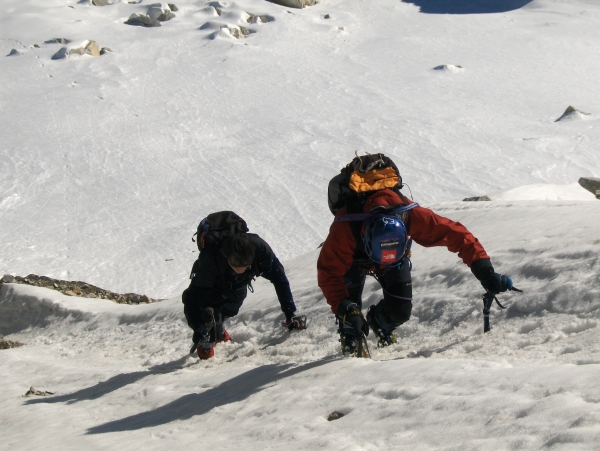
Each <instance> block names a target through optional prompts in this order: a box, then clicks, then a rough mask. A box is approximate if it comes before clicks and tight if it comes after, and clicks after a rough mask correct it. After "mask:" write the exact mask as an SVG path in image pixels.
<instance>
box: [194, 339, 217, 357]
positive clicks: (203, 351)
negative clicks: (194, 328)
mask: <svg viewBox="0 0 600 451" xmlns="http://www.w3.org/2000/svg"><path fill="white" fill-rule="evenodd" d="M197 352H198V357H200V358H201V359H202V360H206V359H210V358H211V357H212V356H214V355H215V346H214V345H213V344H212V343H208V342H207V343H203V344H201V345H200V346H198V349H197Z"/></svg>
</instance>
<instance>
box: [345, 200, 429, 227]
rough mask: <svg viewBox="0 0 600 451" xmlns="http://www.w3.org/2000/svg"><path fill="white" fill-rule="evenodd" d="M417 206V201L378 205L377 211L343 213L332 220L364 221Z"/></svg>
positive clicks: (402, 211)
mask: <svg viewBox="0 0 600 451" xmlns="http://www.w3.org/2000/svg"><path fill="white" fill-rule="evenodd" d="M418 206H419V204H418V203H417V202H414V203H412V204H407V205H400V206H394V207H380V208H378V209H377V211H374V212H369V213H348V214H345V215H341V216H338V217H337V218H335V220H334V221H333V222H334V223H335V222H342V221H348V222H354V221H366V220H367V219H371V218H374V217H375V216H381V215H395V214H400V213H404V212H407V211H409V210H412V209H413V208H415V207H418Z"/></svg>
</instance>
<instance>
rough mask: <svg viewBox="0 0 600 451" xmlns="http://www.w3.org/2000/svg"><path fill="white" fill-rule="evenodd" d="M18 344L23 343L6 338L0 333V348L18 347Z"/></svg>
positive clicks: (21, 344)
mask: <svg viewBox="0 0 600 451" xmlns="http://www.w3.org/2000/svg"><path fill="white" fill-rule="evenodd" d="M19 346H23V343H19V342H18V341H11V340H6V339H5V338H4V336H3V335H0V349H10V348H18V347H19Z"/></svg>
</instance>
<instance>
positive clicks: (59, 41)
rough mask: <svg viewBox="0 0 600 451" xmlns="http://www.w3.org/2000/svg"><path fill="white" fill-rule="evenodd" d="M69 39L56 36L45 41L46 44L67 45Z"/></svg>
mask: <svg viewBox="0 0 600 451" xmlns="http://www.w3.org/2000/svg"><path fill="white" fill-rule="evenodd" d="M69 42H71V41H69V40H68V39H65V38H54V39H48V40H47V41H44V44H62V45H66V44H68V43H69Z"/></svg>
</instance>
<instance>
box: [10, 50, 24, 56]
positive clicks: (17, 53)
mask: <svg viewBox="0 0 600 451" xmlns="http://www.w3.org/2000/svg"><path fill="white" fill-rule="evenodd" d="M18 55H22V53H21V52H20V51H19V50H17V49H11V50H10V52H8V55H6V56H18Z"/></svg>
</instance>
